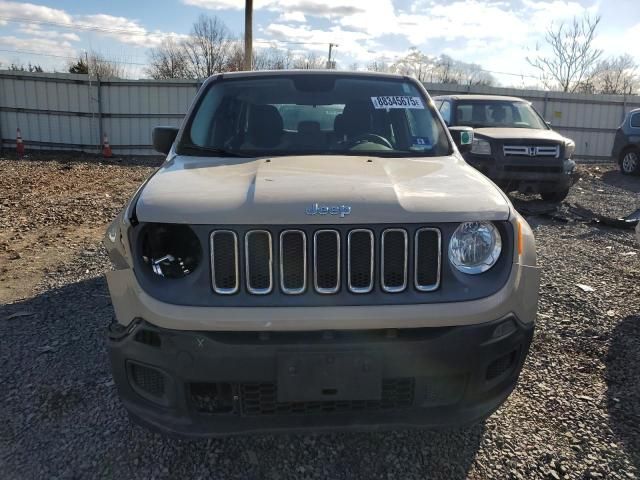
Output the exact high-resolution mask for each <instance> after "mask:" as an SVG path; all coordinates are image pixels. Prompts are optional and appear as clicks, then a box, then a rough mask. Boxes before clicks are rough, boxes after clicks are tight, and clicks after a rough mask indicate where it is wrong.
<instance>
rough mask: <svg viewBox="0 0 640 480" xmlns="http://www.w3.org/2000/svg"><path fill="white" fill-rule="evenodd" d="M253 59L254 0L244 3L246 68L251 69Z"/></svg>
mask: <svg viewBox="0 0 640 480" xmlns="http://www.w3.org/2000/svg"><path fill="white" fill-rule="evenodd" d="M252 60H253V0H245V3H244V69H245V70H251V68H252V63H253V62H252Z"/></svg>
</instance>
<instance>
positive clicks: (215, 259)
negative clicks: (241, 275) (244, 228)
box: [211, 230, 238, 294]
mask: <svg viewBox="0 0 640 480" xmlns="http://www.w3.org/2000/svg"><path fill="white" fill-rule="evenodd" d="M211 255H212V260H211V268H212V270H213V271H212V274H213V288H214V290H215V291H216V292H217V293H222V294H230V293H235V292H237V291H238V237H237V236H236V234H235V233H234V232H230V231H222V230H221V231H216V232H214V233H212V234H211Z"/></svg>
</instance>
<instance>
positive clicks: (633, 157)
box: [620, 149, 640, 175]
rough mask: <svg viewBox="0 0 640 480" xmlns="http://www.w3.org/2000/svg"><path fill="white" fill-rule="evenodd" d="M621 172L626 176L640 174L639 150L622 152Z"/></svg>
mask: <svg viewBox="0 0 640 480" xmlns="http://www.w3.org/2000/svg"><path fill="white" fill-rule="evenodd" d="M620 171H621V172H622V173H623V174H625V175H638V174H640V153H638V150H635V149H629V150H625V151H624V152H622V156H621V158H620Z"/></svg>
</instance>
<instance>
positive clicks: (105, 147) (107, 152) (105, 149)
mask: <svg viewBox="0 0 640 480" xmlns="http://www.w3.org/2000/svg"><path fill="white" fill-rule="evenodd" d="M102 156H103V157H104V158H111V157H112V156H113V152H112V151H111V147H110V146H109V137H107V134H106V133H105V134H104V138H103V141H102Z"/></svg>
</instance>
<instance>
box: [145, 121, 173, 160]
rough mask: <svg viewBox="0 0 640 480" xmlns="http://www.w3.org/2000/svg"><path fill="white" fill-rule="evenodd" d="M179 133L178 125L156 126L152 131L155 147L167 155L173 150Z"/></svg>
mask: <svg viewBox="0 0 640 480" xmlns="http://www.w3.org/2000/svg"><path fill="white" fill-rule="evenodd" d="M177 135H178V129H177V128H176V127H155V128H154V129H153V131H152V132H151V138H152V140H153V149H154V150H156V151H157V152H160V153H164V154H165V155H166V154H167V153H169V150H171V145H173V142H174V140H175V139H176V136H177Z"/></svg>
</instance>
